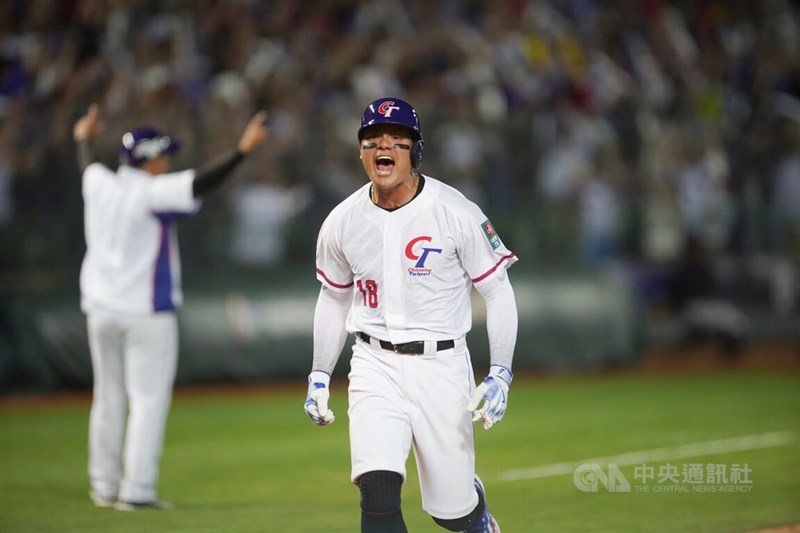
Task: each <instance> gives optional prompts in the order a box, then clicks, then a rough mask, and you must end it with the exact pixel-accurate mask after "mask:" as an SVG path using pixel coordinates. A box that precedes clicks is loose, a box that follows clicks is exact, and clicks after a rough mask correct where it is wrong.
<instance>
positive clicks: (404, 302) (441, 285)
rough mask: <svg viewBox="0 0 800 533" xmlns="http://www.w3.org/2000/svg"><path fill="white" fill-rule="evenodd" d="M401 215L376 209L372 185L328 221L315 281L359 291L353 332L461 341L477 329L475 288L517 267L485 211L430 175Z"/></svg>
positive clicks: (348, 325) (401, 340)
mask: <svg viewBox="0 0 800 533" xmlns="http://www.w3.org/2000/svg"><path fill="white" fill-rule="evenodd" d="M424 179H425V184H424V187H423V189H422V192H421V193H420V194H419V196H417V197H416V198H415V199H414V200H413V201H412V202H410V203H408V204H406V205H404V206H403V207H402V208H401V209H397V210H395V211H386V210H384V209H381V208H380V207H378V206H376V205H374V204H373V203H372V202H371V200H370V198H369V187H370V184H369V183H367V184H366V185H364V186H363V187H361V188H360V189H359V190H358V191H356V192H355V193H354V194H352V195H351V196H350V197H349V198H347V199H345V200H344V201H343V202H342V203H341V204H339V205H338V206H337V207H336V208H335V209H334V210H333V211H332V212H331V213H330V215H329V216H328V218H327V219H326V221H325V223H324V224H323V226H322V229H321V230H320V234H319V239H318V242H317V278H318V279H319V280H320V281H321V282H322V283H323V284H324V285H326V286H327V287H328V288H330V289H331V290H334V291H349V290H351V289H352V288H353V286H354V285H355V288H356V290H355V291H353V295H354V298H353V304H352V306H351V309H350V313H349V314H348V317H347V323H346V328H347V330H348V331H349V332H351V333H353V332H355V331H361V332H364V333H366V334H368V335H370V336H372V337H376V338H378V339H382V340H387V341H389V342H392V343H394V344H400V343H405V342H413V341H434V340H446V339H458V338H461V337H463V336H464V335H465V334H466V333H467V332H468V331H469V330H470V328H471V326H472V312H471V305H470V288H471V286H472V284H475V285H480V284H481V283H483V282H485V281H487V280H488V279H490V278H491V277H492V276H495V275H497V274H498V272H502V270H503V269H506V268H508V266H510V265H511V264H513V263H514V262H515V261H516V260H517V257H516V256H515V255H514V254H513V253H512V252H510V251H509V250H508V249H507V248H506V247H505V245H504V244H503V242H502V241H501V240H500V237H499V236H498V235H497V234H496V233H495V231H494V228H493V227H492V224H491V223H490V222H489V219H488V218H487V217H486V215H484V214H483V212H482V211H481V209H480V208H479V207H478V206H476V205H475V204H474V203H473V202H471V201H469V200H467V198H465V197H464V195H462V194H461V193H460V192H459V191H457V190H456V189H454V188H453V187H450V186H449V185H446V184H444V183H442V182H440V181H438V180H436V179H434V178H431V177H428V176H425V177H424Z"/></svg>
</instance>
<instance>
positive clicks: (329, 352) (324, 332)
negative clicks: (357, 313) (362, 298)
mask: <svg viewBox="0 0 800 533" xmlns="http://www.w3.org/2000/svg"><path fill="white" fill-rule="evenodd" d="M350 301H351V296H350V293H337V292H334V291H331V290H328V289H325V288H324V287H323V288H322V289H321V290H320V292H319V298H318V299H317V307H316V309H315V311H314V360H313V362H312V367H311V369H312V370H321V371H322V372H327V373H328V374H331V373H333V369H334V368H335V367H336V362H337V361H338V360H339V356H340V355H341V353H342V348H344V343H345V341H346V340H347V330H346V329H345V322H346V320H347V313H348V311H349V310H350Z"/></svg>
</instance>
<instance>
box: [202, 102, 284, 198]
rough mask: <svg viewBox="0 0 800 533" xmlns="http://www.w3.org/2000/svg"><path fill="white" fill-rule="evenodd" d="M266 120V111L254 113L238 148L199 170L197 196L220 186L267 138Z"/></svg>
mask: <svg viewBox="0 0 800 533" xmlns="http://www.w3.org/2000/svg"><path fill="white" fill-rule="evenodd" d="M266 120H267V113H266V111H259V112H258V113H256V114H255V115H253V118H251V119H250V122H248V123H247V126H245V128H244V131H243V132H242V136H241V137H240V138H239V142H238V143H237V145H236V148H233V149H231V150H230V151H228V152H226V153H224V154H222V155H220V156H218V157H216V158H214V159H212V160H211V161H209V162H208V163H206V164H205V165H203V166H202V167H201V168H200V169H199V170H198V171H197V176H196V177H195V178H194V183H193V185H192V192H193V193H194V196H195V197H200V196H204V195H206V194H208V193H210V192H212V191H214V190H216V189H217V188H219V187H220V186H221V185H222V184H223V183H224V182H225V180H226V179H227V177H228V176H230V174H231V172H233V170H234V169H235V168H236V167H237V166H239V163H241V162H242V160H243V159H244V158H245V156H246V155H248V154H249V153H251V152H252V151H253V150H255V149H256V148H257V147H258V146H259V145H260V144H261V143H263V142H264V141H265V140H266V139H267V137H268V136H269V130H268V129H267V127H266V125H265V124H264V122H265V121H266Z"/></svg>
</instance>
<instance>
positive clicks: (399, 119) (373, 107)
mask: <svg viewBox="0 0 800 533" xmlns="http://www.w3.org/2000/svg"><path fill="white" fill-rule="evenodd" d="M376 124H397V125H400V126H405V127H407V128H408V129H410V130H411V138H412V139H414V140H415V141H419V140H421V139H422V130H421V129H420V126H419V117H418V116H417V112H416V111H415V110H414V108H413V107H411V104H409V103H408V102H405V101H403V100H401V99H399V98H379V99H378V100H375V101H374V102H372V103H371V104H369V105H368V106H367V108H366V109H365V110H364V114H363V116H362V117H361V127H360V128H359V129H358V140H359V142H360V141H361V140H362V139H363V138H364V131H365V130H366V129H367V128H369V127H370V126H374V125H376Z"/></svg>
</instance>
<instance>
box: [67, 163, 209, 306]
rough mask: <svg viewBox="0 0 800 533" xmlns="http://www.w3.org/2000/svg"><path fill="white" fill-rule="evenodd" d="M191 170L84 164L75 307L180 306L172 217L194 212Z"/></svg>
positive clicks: (176, 247) (177, 257)
mask: <svg viewBox="0 0 800 533" xmlns="http://www.w3.org/2000/svg"><path fill="white" fill-rule="evenodd" d="M194 176H195V172H194V170H185V171H182V172H175V173H170V174H164V175H161V176H157V177H154V176H151V175H150V174H148V173H147V172H144V171H142V170H139V169H136V168H133V167H129V166H125V165H123V166H121V167H120V168H119V170H118V171H117V172H116V173H114V172H113V171H111V170H110V169H109V168H108V167H106V166H104V165H102V164H100V163H92V164H91V165H89V166H88V167H87V168H86V170H85V171H84V174H83V201H84V204H85V209H84V212H85V234H86V256H85V257H84V260H83V266H82V268H81V276H80V285H81V308H82V309H83V310H84V311H90V310H93V309H105V310H109V311H117V312H125V313H138V314H143V313H153V312H157V311H170V310H175V309H177V308H178V307H180V304H181V301H182V292H181V282H180V257H179V254H178V245H177V234H176V232H175V227H174V224H173V221H174V220H176V219H177V218H180V217H184V216H187V215H191V214H194V213H195V212H197V210H198V209H199V206H200V203H199V202H198V201H197V200H195V198H194V195H193V192H192V182H193V180H194Z"/></svg>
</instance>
